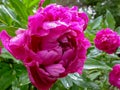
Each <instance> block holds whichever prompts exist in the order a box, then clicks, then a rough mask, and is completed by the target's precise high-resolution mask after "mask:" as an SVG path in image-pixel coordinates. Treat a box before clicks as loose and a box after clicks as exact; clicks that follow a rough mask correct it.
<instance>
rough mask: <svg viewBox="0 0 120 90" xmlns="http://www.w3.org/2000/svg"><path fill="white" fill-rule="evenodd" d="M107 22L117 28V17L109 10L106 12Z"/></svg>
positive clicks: (110, 26) (108, 25)
mask: <svg viewBox="0 0 120 90" xmlns="http://www.w3.org/2000/svg"><path fill="white" fill-rule="evenodd" d="M105 24H106V25H107V27H109V28H111V29H114V28H115V19H114V17H113V15H112V14H111V12H110V11H109V10H107V12H106V19H105Z"/></svg>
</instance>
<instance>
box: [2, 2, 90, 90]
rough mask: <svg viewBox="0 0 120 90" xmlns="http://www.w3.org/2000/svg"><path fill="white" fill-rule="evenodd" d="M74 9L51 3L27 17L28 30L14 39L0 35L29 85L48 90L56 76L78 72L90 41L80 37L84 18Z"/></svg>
mask: <svg viewBox="0 0 120 90" xmlns="http://www.w3.org/2000/svg"><path fill="white" fill-rule="evenodd" d="M77 10H78V9H77V7H72V8H68V7H63V6H61V5H56V4H51V5H48V6H47V7H45V8H41V7H40V8H39V10H38V12H37V13H36V14H35V15H33V16H30V17H29V20H28V29H27V30H22V29H19V30H17V31H16V36H15V37H10V36H9V35H8V34H7V33H6V31H5V30H3V31H2V32H1V33H0V38H1V41H2V43H3V45H4V47H5V48H6V49H7V50H8V51H9V52H10V53H11V54H12V55H13V56H14V57H15V58H17V59H20V60H22V62H23V63H24V65H25V66H26V68H27V70H28V73H29V78H30V80H31V82H32V84H33V85H34V86H35V87H37V88H38V89H39V90H48V89H49V88H50V87H51V86H52V84H53V83H54V82H55V81H56V80H57V79H58V78H60V77H64V76H66V75H67V74H69V73H74V72H78V73H80V74H81V73H82V70H83V65H84V62H85V60H86V52H87V49H88V48H89V47H90V42H89V41H88V40H87V39H86V38H85V37H84V33H83V31H84V30H85V28H86V26H87V23H88V17H87V15H86V14H85V13H79V12H78V11H77Z"/></svg>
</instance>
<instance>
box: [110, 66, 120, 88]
mask: <svg viewBox="0 0 120 90" xmlns="http://www.w3.org/2000/svg"><path fill="white" fill-rule="evenodd" d="M109 82H110V84H111V85H113V86H116V87H118V88H119V89H120V64H116V65H115V66H113V70H112V71H111V72H110V73H109Z"/></svg>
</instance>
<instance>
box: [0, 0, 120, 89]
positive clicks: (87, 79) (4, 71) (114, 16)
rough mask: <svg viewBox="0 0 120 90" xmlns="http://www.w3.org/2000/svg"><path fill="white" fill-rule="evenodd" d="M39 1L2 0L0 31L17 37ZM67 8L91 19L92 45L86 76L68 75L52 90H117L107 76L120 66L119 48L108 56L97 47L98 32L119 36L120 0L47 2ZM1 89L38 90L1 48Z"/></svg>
mask: <svg viewBox="0 0 120 90" xmlns="http://www.w3.org/2000/svg"><path fill="white" fill-rule="evenodd" d="M39 2H40V0H0V31H1V30H7V32H8V33H9V34H10V35H11V36H14V35H15V31H16V30H17V29H18V28H24V29H26V28H27V22H28V16H29V15H33V14H34V13H35V11H36V10H37V9H38V4H39ZM50 3H57V4H62V5H64V6H69V7H71V6H73V5H76V6H78V7H79V9H80V11H84V12H86V13H87V14H88V16H89V19H90V21H89V24H88V27H87V29H86V31H85V36H86V37H87V38H88V39H89V40H90V42H91V44H92V46H91V47H90V48H89V49H88V53H87V60H86V62H85V65H84V70H83V74H82V75H79V74H78V73H74V74H69V75H68V76H67V77H65V78H60V79H59V80H58V81H57V82H56V83H55V84H54V85H53V87H52V88H51V90H117V88H115V87H113V86H111V85H110V84H109V82H108V75H109V72H110V71H111V69H112V67H113V66H114V65H115V64H116V63H120V49H118V50H117V51H116V53H114V54H107V53H105V52H102V51H100V50H98V49H96V48H95V46H94V42H93V41H94V38H95V35H96V32H97V31H98V30H100V29H102V28H107V27H109V28H111V29H113V30H114V31H116V32H118V33H119V34H120V22H119V21H120V0H46V1H45V2H44V4H43V6H44V7H45V6H46V5H48V4H50ZM0 90H37V89H36V88H35V87H34V86H33V85H32V84H31V83H30V81H29V78H28V74H27V71H26V68H25V67H24V65H23V64H22V62H21V61H19V60H16V59H15V58H14V57H13V56H12V55H10V53H9V52H8V51H7V50H6V49H4V48H2V52H1V55H0Z"/></svg>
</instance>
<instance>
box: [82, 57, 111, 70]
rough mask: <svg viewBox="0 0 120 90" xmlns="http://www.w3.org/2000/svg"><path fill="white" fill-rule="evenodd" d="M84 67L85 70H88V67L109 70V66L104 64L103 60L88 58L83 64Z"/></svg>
mask: <svg viewBox="0 0 120 90" xmlns="http://www.w3.org/2000/svg"><path fill="white" fill-rule="evenodd" d="M84 69H87V70H89V69H103V70H104V69H106V70H111V67H109V66H108V65H106V64H105V62H104V61H100V60H95V59H92V58H88V59H87V61H86V63H85V65H84Z"/></svg>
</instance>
